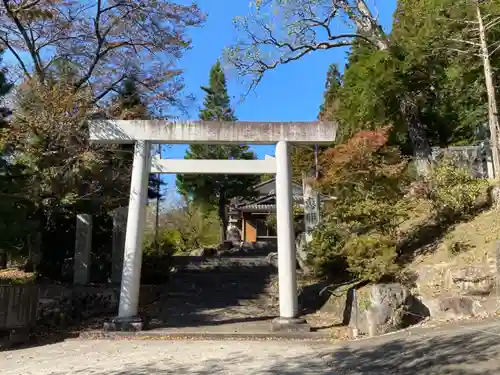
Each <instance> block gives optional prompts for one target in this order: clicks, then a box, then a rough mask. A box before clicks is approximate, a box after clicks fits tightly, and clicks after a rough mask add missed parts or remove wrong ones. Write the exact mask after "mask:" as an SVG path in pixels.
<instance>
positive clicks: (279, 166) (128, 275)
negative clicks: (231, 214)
mask: <svg viewBox="0 0 500 375" xmlns="http://www.w3.org/2000/svg"><path fill="white" fill-rule="evenodd" d="M89 125H90V141H91V142H93V143H101V144H106V143H108V144H109V143H121V144H134V145H135V149H134V160H133V166H132V178H131V184H130V202H129V205H128V220H127V229H126V235H125V250H124V257H123V271H122V281H121V288H120V303H119V310H118V316H117V317H116V318H115V319H113V321H112V323H111V324H108V326H107V327H108V329H116V330H139V329H142V328H143V327H144V324H145V322H144V321H143V320H142V318H141V317H139V316H138V304H139V290H140V279H141V263H142V239H143V236H142V234H143V229H144V222H145V213H146V212H145V207H146V204H147V190H148V178H149V173H197V174H199V173H204V174H275V175H276V218H277V235H278V239H277V241H278V280H279V308H280V309H279V310H280V317H279V318H277V319H276V320H275V321H274V322H273V325H272V329H273V330H279V329H285V330H290V329H294V330H295V329H302V328H300V327H306V325H305V324H304V320H302V319H300V318H299V308H298V299H297V278H296V257H295V251H296V250H295V236H294V229H293V228H294V227H293V216H292V169H291V160H290V144H291V143H302V144H331V143H332V142H334V141H335V135H336V124H335V123H332V122H321V121H315V122H210V121H209V122H207V121H162V120H106V119H94V120H92V121H90V123H89ZM192 143H202V144H275V145H276V155H275V159H266V160H160V159H157V158H152V153H151V145H152V144H192Z"/></svg>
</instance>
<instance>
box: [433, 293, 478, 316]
mask: <svg viewBox="0 0 500 375" xmlns="http://www.w3.org/2000/svg"><path fill="white" fill-rule="evenodd" d="M479 307H480V305H479V302H478V301H474V300H473V299H472V298H469V297H463V296H454V297H442V298H439V299H438V311H437V314H436V315H441V316H442V317H448V318H451V319H459V318H465V317H473V316H475V315H476V313H477V310H478V308H479Z"/></svg>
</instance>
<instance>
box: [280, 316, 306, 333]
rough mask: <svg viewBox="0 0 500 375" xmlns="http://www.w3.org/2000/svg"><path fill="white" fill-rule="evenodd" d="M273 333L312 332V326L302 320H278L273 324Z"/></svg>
mask: <svg viewBox="0 0 500 375" xmlns="http://www.w3.org/2000/svg"><path fill="white" fill-rule="evenodd" d="M271 331H272V332H311V326H309V324H307V322H306V321H305V319H302V318H276V319H274V320H273V321H272V322H271Z"/></svg>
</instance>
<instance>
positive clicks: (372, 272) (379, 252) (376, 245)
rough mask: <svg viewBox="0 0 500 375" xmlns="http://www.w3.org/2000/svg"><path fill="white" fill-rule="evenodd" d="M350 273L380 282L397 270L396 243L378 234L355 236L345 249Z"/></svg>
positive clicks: (389, 237)
mask: <svg viewBox="0 0 500 375" xmlns="http://www.w3.org/2000/svg"><path fill="white" fill-rule="evenodd" d="M343 252H344V256H345V258H346V261H347V264H348V265H349V271H350V272H351V273H352V274H353V275H355V276H357V277H358V278H361V279H363V280H369V281H378V280H380V279H381V278H382V277H385V276H391V275H393V274H394V273H395V272H396V271H397V270H398V268H399V267H398V266H397V265H396V263H395V260H396V255H397V248H396V241H395V240H394V238H392V237H391V236H389V235H382V234H378V233H373V234H366V235H362V236H355V237H352V238H351V239H350V240H348V241H347V242H346V244H345V246H344V248H343Z"/></svg>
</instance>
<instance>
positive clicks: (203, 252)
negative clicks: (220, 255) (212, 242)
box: [189, 247, 217, 257]
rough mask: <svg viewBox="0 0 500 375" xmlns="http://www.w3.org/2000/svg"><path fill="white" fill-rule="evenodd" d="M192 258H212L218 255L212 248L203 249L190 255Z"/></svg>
mask: <svg viewBox="0 0 500 375" xmlns="http://www.w3.org/2000/svg"><path fill="white" fill-rule="evenodd" d="M189 255H190V256H195V257H211V256H216V255H217V249H214V248H211V247H202V248H201V249H196V250H193V251H191V252H190V253H189Z"/></svg>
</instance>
